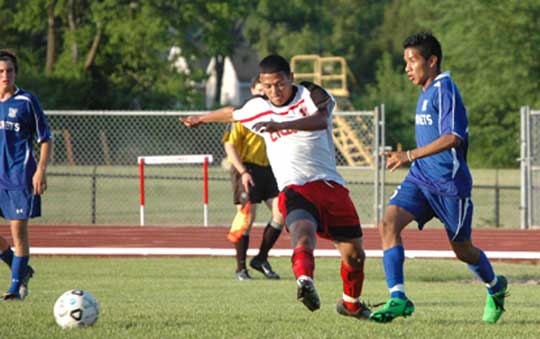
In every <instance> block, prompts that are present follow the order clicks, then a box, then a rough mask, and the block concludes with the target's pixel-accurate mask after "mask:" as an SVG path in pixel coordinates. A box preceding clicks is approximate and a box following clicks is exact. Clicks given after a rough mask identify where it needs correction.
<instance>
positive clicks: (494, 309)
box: [482, 275, 508, 324]
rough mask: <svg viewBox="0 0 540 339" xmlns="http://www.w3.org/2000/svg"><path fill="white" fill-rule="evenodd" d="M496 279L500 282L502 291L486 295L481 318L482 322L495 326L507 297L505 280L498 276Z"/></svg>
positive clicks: (506, 282)
mask: <svg viewBox="0 0 540 339" xmlns="http://www.w3.org/2000/svg"><path fill="white" fill-rule="evenodd" d="M497 279H499V280H500V281H501V285H502V289H501V290H500V291H499V292H497V293H495V294H493V295H490V294H489V293H488V295H487V297H486V306H485V308H484V316H483V317H482V320H483V321H485V322H486V323H489V324H495V323H496V322H497V320H499V318H500V317H501V315H502V314H503V312H504V311H505V310H504V298H505V297H506V296H507V295H508V293H507V292H506V290H507V288H508V281H507V280H506V278H505V277H504V276H502V275H499V276H498V277H497Z"/></svg>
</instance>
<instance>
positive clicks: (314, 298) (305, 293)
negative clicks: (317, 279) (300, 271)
mask: <svg viewBox="0 0 540 339" xmlns="http://www.w3.org/2000/svg"><path fill="white" fill-rule="evenodd" d="M296 283H297V285H298V290H297V295H296V297H297V299H298V300H299V301H301V302H302V303H303V304H304V305H306V307H307V308H308V309H309V310H310V311H311V312H313V311H316V310H318V309H319V308H321V300H320V299H319V294H318V293H317V290H316V289H315V285H313V281H311V280H308V279H302V278H300V279H298V281H297V282H296Z"/></svg>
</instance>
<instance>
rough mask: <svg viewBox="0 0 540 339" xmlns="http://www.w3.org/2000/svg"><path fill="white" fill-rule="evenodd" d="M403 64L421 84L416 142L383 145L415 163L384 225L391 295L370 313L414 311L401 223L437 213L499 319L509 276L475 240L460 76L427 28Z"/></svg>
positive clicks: (392, 157)
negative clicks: (400, 147) (455, 77)
mask: <svg viewBox="0 0 540 339" xmlns="http://www.w3.org/2000/svg"><path fill="white" fill-rule="evenodd" d="M403 47H404V54H403V56H404V59H405V62H406V67H405V71H406V73H407V75H408V77H409V79H410V80H411V82H412V83H413V84H414V85H417V86H420V87H421V93H420V96H419V98H418V104H417V106H416V117H415V121H416V146H417V148H415V149H413V150H409V151H406V152H386V153H385V156H386V157H387V168H390V170H391V171H393V170H395V169H396V168H398V167H400V166H402V165H405V164H408V163H412V165H411V168H410V170H409V173H408V175H407V177H406V178H405V180H404V181H403V182H402V183H401V185H399V186H398V188H397V189H396V190H395V192H394V194H393V195H392V197H391V198H390V202H389V206H388V208H387V210H386V213H385V215H384V217H383V220H382V222H381V224H380V225H379V231H380V234H381V238H382V244H383V250H384V254H383V264H384V270H385V274H386V282H387V286H388V289H389V291H390V299H389V300H388V302H387V303H386V304H385V305H384V306H383V307H382V308H381V309H379V310H377V311H374V312H373V313H372V315H371V319H372V320H374V321H377V322H389V321H392V320H393V319H394V318H395V317H398V316H404V317H406V316H409V315H411V314H412V313H413V312H414V305H413V303H412V301H411V300H409V299H408V298H407V296H406V294H405V287H404V276H403V264H404V261H405V255H404V247H403V242H402V239H401V231H402V230H403V229H404V228H405V227H406V226H407V225H408V224H409V223H410V222H411V221H413V220H416V222H417V223H418V225H419V228H420V229H422V227H423V226H424V224H425V223H426V222H428V221H429V220H430V219H432V218H433V217H437V218H438V219H440V220H441V221H442V223H443V224H444V226H445V229H446V233H447V235H448V238H449V241H450V245H451V247H452V249H453V250H454V253H455V254H456V256H457V258H458V259H459V260H461V261H463V262H465V263H467V264H468V265H469V268H470V269H471V270H472V271H473V272H474V273H475V274H476V275H477V276H478V277H479V278H480V280H482V281H483V282H484V283H485V284H486V286H487V289H488V295H487V301H486V306H485V309H484V315H483V320H484V321H485V322H488V323H495V322H496V321H497V320H498V319H499V317H500V316H501V315H502V313H503V311H504V297H505V295H506V289H507V281H506V279H505V277H503V276H496V275H495V273H494V272H493V268H492V267H491V264H490V262H489V260H488V258H487V257H486V255H485V254H484V252H483V251H482V250H481V249H479V248H477V247H475V246H474V245H473V243H472V241H471V220H472V213H473V203H472V201H471V188H472V179H471V174H470V172H469V168H468V166H467V160H466V158H467V147H468V144H469V139H468V121H467V111H466V109H465V106H464V104H463V100H462V99H461V95H460V93H459V90H458V88H457V87H456V84H455V83H454V82H453V81H452V79H451V78H450V74H449V73H447V72H444V73H441V70H440V66H441V61H442V50H441V46H440V44H439V42H438V41H437V39H436V38H435V37H434V36H433V35H431V34H429V33H418V34H415V35H412V36H410V37H409V38H407V39H406V40H405V42H404V46H403Z"/></svg>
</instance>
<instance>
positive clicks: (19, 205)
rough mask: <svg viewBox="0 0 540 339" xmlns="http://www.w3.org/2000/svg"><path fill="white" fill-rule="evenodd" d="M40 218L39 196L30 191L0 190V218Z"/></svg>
mask: <svg viewBox="0 0 540 339" xmlns="http://www.w3.org/2000/svg"><path fill="white" fill-rule="evenodd" d="M39 216H41V196H39V195H34V194H33V193H32V190H31V189H24V190H3V189H0V217H3V218H4V219H7V220H26V219H30V218H35V217H39Z"/></svg>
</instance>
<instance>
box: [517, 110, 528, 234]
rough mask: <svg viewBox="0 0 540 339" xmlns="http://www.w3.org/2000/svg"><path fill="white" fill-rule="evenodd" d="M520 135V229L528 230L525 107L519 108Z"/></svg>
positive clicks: (526, 125)
mask: <svg viewBox="0 0 540 339" xmlns="http://www.w3.org/2000/svg"><path fill="white" fill-rule="evenodd" d="M520 111H521V112H520V113H521V133H520V144H521V145H520V146H521V147H520V158H519V162H520V169H521V204H520V207H519V208H520V215H521V229H528V228H529V223H528V221H529V205H528V199H527V197H528V194H529V192H528V190H529V187H528V180H527V173H528V170H529V169H528V166H527V147H528V145H527V141H528V140H527V131H528V123H527V119H528V114H527V107H525V106H522V107H521V110H520Z"/></svg>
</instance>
